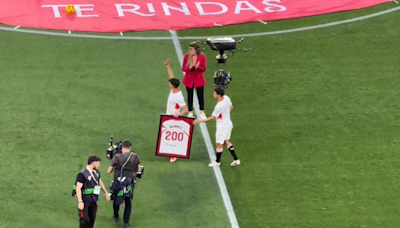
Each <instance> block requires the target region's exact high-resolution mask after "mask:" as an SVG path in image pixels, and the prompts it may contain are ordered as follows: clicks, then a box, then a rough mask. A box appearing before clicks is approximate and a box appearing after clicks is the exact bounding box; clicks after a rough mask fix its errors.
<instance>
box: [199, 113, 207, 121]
mask: <svg viewBox="0 0 400 228" xmlns="http://www.w3.org/2000/svg"><path fill="white" fill-rule="evenodd" d="M199 117H200V119H203V120H205V119H207V116H206V114H205V113H204V112H203V113H201V114H200V115H199Z"/></svg>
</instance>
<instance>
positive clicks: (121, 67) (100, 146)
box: [0, 3, 400, 228]
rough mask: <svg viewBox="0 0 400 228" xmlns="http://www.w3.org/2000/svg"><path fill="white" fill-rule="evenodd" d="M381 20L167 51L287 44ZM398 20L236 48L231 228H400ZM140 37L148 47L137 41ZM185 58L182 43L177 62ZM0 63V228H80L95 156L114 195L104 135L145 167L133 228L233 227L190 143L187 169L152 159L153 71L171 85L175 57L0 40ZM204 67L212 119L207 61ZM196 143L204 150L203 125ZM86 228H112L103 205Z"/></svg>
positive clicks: (160, 47)
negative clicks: (84, 179)
mask: <svg viewBox="0 0 400 228" xmlns="http://www.w3.org/2000/svg"><path fill="white" fill-rule="evenodd" d="M394 6H396V5H393V4H392V3H388V4H384V5H380V6H377V7H372V8H369V9H365V10H359V11H352V12H345V13H338V14H331V15H324V16H318V17H310V18H303V19H296V20H286V21H278V22H271V23H268V25H263V24H261V23H252V24H245V25H237V26H228V27H223V28H212V29H194V30H187V31H181V32H178V36H203V35H218V34H238V33H253V32H259V31H265V30H267V31H274V30H282V29H289V28H297V27H304V26H309V25H316V24H321V23H327V22H333V21H338V20H343V19H348V18H353V17H357V16H361V15H368V14H371V13H374V12H379V11H382V10H385V9H389V8H392V7H394ZM399 16H400V12H399V11H396V12H393V13H390V14H387V15H383V16H379V17H375V18H371V19H367V20H363V21H359V22H355V23H350V24H346V25H339V26H333V27H328V28H322V29H317V30H310V31H304V32H298V33H290V34H281V35H274V36H264V37H252V38H247V39H246V41H245V42H244V43H243V46H247V47H253V48H254V50H253V51H251V52H242V53H236V55H235V57H232V58H230V59H229V60H228V65H227V67H228V70H229V71H230V72H231V73H232V75H233V81H232V84H231V86H230V88H229V89H228V91H227V94H228V95H229V96H230V97H231V99H232V101H233V104H234V107H235V109H234V111H233V113H232V119H233V122H234V125H235V127H234V130H233V135H232V142H233V143H234V145H235V149H236V151H237V154H238V156H239V157H240V159H241V161H242V165H241V166H239V167H235V168H232V167H230V166H229V163H230V162H231V156H230V154H229V153H227V152H225V153H224V154H223V158H222V159H223V160H222V161H223V163H222V166H221V169H222V173H223V175H224V178H225V182H226V185H227V188H228V190H229V194H230V197H231V200H232V203H233V207H234V209H235V213H236V216H237V219H238V221H239V225H240V227H241V228H315V227H318V228H322V227H327V228H331V227H332V228H337V227H340V228H353V227H359V228H361V227H363V228H367V227H368V228H370V227H371V228H376V227H382V228H389V227H398V224H399V218H398V215H399V213H400V209H399V208H400V207H399V204H400V197H399V192H400V184H399V181H398V174H399V173H400V166H399V164H398V162H399V160H400V155H399V148H400V141H399V135H400V102H399V98H400V92H399V91H400V90H399V86H398V85H399V84H400V77H399V72H400V66H399V64H398V61H399V59H400V46H399V42H398V40H399V36H400V28H399V26H398V20H397V18H399ZM132 34H135V33H127V34H126V35H132ZM148 34H153V35H154V33H140V35H142V36H145V35H148ZM157 34H158V35H160V36H169V35H170V34H169V33H168V32H157ZM188 43H189V41H182V42H181V45H182V47H183V48H184V50H183V51H186V47H187V45H188ZM0 50H1V55H0V63H1V66H0V135H1V137H0V145H1V147H2V149H1V150H0V155H1V157H2V162H1V165H0V172H1V177H0V180H1V184H0V199H1V203H0V214H1V215H2V216H1V218H0V228H22V227H23V228H26V227H28V228H39V227H40V228H55V227H56V228H71V227H77V226H78V222H77V211H76V207H77V205H76V202H75V200H74V198H72V197H71V195H70V194H71V188H72V186H73V184H74V179H75V176H76V174H77V172H78V171H79V170H80V169H81V168H82V167H83V166H84V165H85V162H86V159H87V157H88V156H89V155H91V154H97V155H99V156H101V157H102V158H103V162H102V166H101V172H102V178H103V180H104V182H105V183H106V184H108V183H109V182H110V181H111V179H112V177H111V175H107V174H106V169H107V167H108V165H109V163H108V161H107V160H106V158H105V149H106V148H107V142H108V139H109V136H110V135H111V134H113V135H114V137H115V139H125V138H128V139H131V140H132V142H133V144H134V147H133V148H134V151H135V152H137V153H138V154H139V155H140V156H141V159H142V161H143V164H144V165H145V167H146V174H145V176H144V177H143V179H142V180H140V181H139V183H138V185H137V188H136V192H135V200H134V206H133V207H134V209H133V213H132V219H131V220H132V222H131V223H132V225H133V226H134V227H144V228H229V227H230V224H229V219H228V216H227V213H226V209H225V207H224V204H223V201H222V198H221V194H220V191H219V188H218V184H217V181H216V179H215V176H214V172H213V170H212V169H210V168H208V167H207V164H208V162H209V158H208V153H207V150H206V147H205V145H204V139H203V136H202V134H201V131H200V130H199V128H198V127H196V129H195V131H194V139H193V144H192V152H191V159H190V160H178V162H177V163H176V164H170V162H169V159H168V158H162V157H156V156H155V146H156V140H157V128H158V124H159V115H160V113H163V112H164V111H165V105H166V98H167V95H168V86H167V79H168V76H167V74H166V69H165V66H164V65H163V61H164V60H165V59H166V58H170V59H171V61H172V63H171V64H172V68H173V70H174V73H175V74H176V76H178V77H182V74H181V72H180V66H179V60H178V58H177V55H176V51H175V48H174V46H173V43H172V41H135V40H129V41H128V40H100V39H77V38H67V37H52V36H42V35H34V34H23V33H13V32H4V31H1V32H0ZM206 54H207V57H208V73H207V83H208V86H207V88H206V113H207V115H210V114H211V112H212V109H213V107H214V104H215V101H214V100H213V99H212V90H213V87H212V75H213V73H214V69H215V68H214V67H216V66H215V65H214V62H213V59H214V58H215V55H216V54H217V53H216V52H206ZM185 94H186V93H185ZM208 129H209V132H210V136H211V139H213V138H214V132H215V125H214V123H211V124H208ZM96 227H97V228H108V227H115V226H114V224H112V205H111V202H106V201H105V198H104V197H101V199H100V202H99V211H98V217H97V221H96Z"/></svg>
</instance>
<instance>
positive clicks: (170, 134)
mask: <svg viewBox="0 0 400 228" xmlns="http://www.w3.org/2000/svg"><path fill="white" fill-rule="evenodd" d="M193 121H194V118H190V117H183V116H180V117H177V118H176V117H174V116H171V115H161V117H160V126H159V128H158V139H157V147H156V156H164V157H177V158H186V159H189V157H190V149H191V146H192V135H193Z"/></svg>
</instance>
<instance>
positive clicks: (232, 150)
mask: <svg viewBox="0 0 400 228" xmlns="http://www.w3.org/2000/svg"><path fill="white" fill-rule="evenodd" d="M228 150H229V151H230V152H231V154H232V157H233V160H235V161H236V160H238V157H237V156H236V153H235V148H233V145H232V146H231V147H229V148H228Z"/></svg>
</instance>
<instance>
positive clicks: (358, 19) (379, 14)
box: [0, 6, 400, 40]
mask: <svg viewBox="0 0 400 228" xmlns="http://www.w3.org/2000/svg"><path fill="white" fill-rule="evenodd" d="M398 10H400V6H397V7H394V8H392V9H388V10H384V11H381V12H377V13H373V14H368V15H365V16H361V17H355V18H352V19H347V20H341V21H336V22H331V23H325V24H320V25H313V26H307V27H301V28H295V29H286V30H279V31H272V32H260V33H248V34H236V35H220V36H219V37H221V36H223V37H233V38H238V37H240V38H242V37H257V36H270V35H279V34H285V33H293V32H301V31H307V30H313V29H319V28H327V27H332V26H336V25H342V24H347V23H352V22H356V21H362V20H366V19H369V18H373V17H378V16H382V15H385V14H388V13H392V12H395V11H398ZM17 27H18V26H17ZM0 30H3V31H10V32H21V33H31V34H39V35H48V36H62V37H74V38H92V39H111V40H171V39H173V38H172V37H170V36H159V37H157V36H154V37H151V36H149V37H146V36H137V37H128V36H100V35H89V34H68V33H59V32H48V31H36V30H29V29H21V28H19V27H18V28H15V29H14V28H8V27H2V26H0ZM209 37H215V36H183V37H177V39H178V40H200V39H207V38H209Z"/></svg>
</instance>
